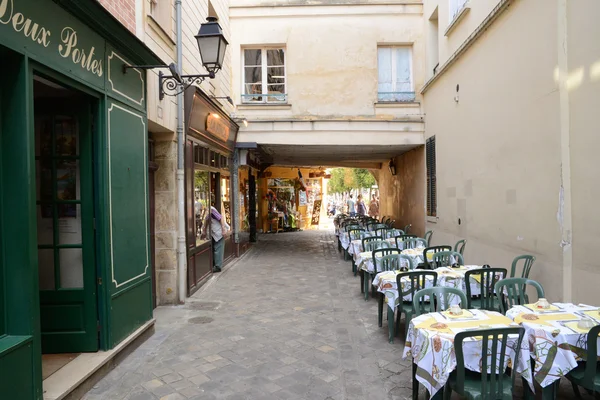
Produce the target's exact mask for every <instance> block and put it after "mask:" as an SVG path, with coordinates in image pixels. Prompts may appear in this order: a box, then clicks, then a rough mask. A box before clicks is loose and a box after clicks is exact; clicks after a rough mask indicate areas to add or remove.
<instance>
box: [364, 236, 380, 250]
mask: <svg viewBox="0 0 600 400" xmlns="http://www.w3.org/2000/svg"><path fill="white" fill-rule="evenodd" d="M376 240H383V238H382V237H381V236H369V237H366V238H363V240H362V248H363V251H368V250H367V249H366V245H367V243H370V242H374V241H376Z"/></svg>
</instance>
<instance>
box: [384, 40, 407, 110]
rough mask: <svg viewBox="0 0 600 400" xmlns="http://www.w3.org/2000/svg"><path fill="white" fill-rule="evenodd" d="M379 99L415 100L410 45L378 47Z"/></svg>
mask: <svg viewBox="0 0 600 400" xmlns="http://www.w3.org/2000/svg"><path fill="white" fill-rule="evenodd" d="M377 68H378V85H377V100H378V101H395V102H411V101H414V100H415V91H414V88H413V74H412V48H411V47H410V46H379V47H378V48H377Z"/></svg>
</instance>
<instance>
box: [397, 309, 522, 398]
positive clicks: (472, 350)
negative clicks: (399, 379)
mask: <svg viewBox="0 0 600 400" xmlns="http://www.w3.org/2000/svg"><path fill="white" fill-rule="evenodd" d="M483 324H485V325H489V328H488V329H490V328H491V329H494V328H506V327H515V326H516V325H517V324H516V323H514V322H513V321H512V320H511V319H510V318H508V317H505V316H503V315H502V314H500V313H497V312H495V311H484V310H463V315H461V316H458V317H454V316H452V315H450V314H449V313H448V312H447V311H444V312H437V313H430V314H423V315H420V316H418V317H415V318H413V319H412V320H411V322H410V326H409V328H408V335H407V337H406V344H405V345H404V354H403V358H404V359H406V358H409V357H410V358H412V360H413V363H414V364H416V368H417V372H416V379H417V381H419V382H420V383H421V384H422V385H423V386H425V388H426V389H427V390H428V391H429V393H430V395H431V397H433V396H434V395H435V394H436V393H438V391H439V390H440V389H442V388H443V387H444V385H445V384H446V382H447V381H448V377H449V375H450V373H451V372H452V371H454V369H455V368H456V355H455V352H454V337H455V335H456V334H457V333H459V332H463V331H466V330H476V329H482V328H479V326H480V325H483ZM512 336H513V335H510V336H509V340H508V342H507V349H506V354H507V356H508V357H509V358H510V361H509V362H508V363H507V364H508V366H509V367H511V366H512V365H513V363H514V360H515V356H516V354H517V352H516V350H515V347H516V342H517V336H516V335H514V338H512ZM511 339H512V340H511ZM491 347H492V346H491V344H490V345H489V347H488V348H489V349H491ZM481 349H482V343H481V339H477V338H472V339H465V341H464V342H463V350H464V351H463V353H464V355H465V368H466V369H468V370H471V371H475V372H481V367H480V365H481V357H482V356H481ZM520 351H521V354H520V355H519V364H518V365H517V366H516V372H518V373H519V374H521V376H522V377H523V378H524V379H525V380H526V381H527V382H528V383H529V385H530V386H531V387H532V386H533V380H532V377H531V368H530V364H529V358H530V356H529V347H528V346H526V345H521V349H520ZM491 367H492V366H491V365H490V366H488V369H489V370H488V373H489V372H490V371H491ZM440 393H441V392H440Z"/></svg>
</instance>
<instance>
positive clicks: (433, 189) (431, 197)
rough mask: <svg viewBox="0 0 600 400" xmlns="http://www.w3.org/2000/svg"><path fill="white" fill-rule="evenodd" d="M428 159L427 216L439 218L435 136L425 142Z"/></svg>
mask: <svg viewBox="0 0 600 400" xmlns="http://www.w3.org/2000/svg"><path fill="white" fill-rule="evenodd" d="M425 151H426V158H427V215H428V216H431V217H435V216H437V186H436V176H435V136H432V137H430V138H429V139H427V141H426V142H425Z"/></svg>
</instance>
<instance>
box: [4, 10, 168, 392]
mask: <svg viewBox="0 0 600 400" xmlns="http://www.w3.org/2000/svg"><path fill="white" fill-rule="evenodd" d="M0 60H1V65H2V69H1V71H2V72H1V73H0V399H11V400H12V399H17V400H21V399H24V400H28V399H41V398H42V373H41V357H42V354H49V353H51V354H54V353H81V352H95V351H98V350H107V349H110V348H113V347H114V346H115V345H116V344H118V343H119V342H121V341H122V340H123V339H124V338H126V337H127V336H129V335H130V334H131V333H132V332H134V331H135V330H136V329H137V328H139V327H140V326H142V325H144V324H145V323H146V322H147V321H149V320H151V318H152V308H153V307H152V276H151V270H152V268H151V265H150V259H151V257H150V245H149V213H148V185H149V183H148V134H147V119H146V103H147V99H146V74H145V73H144V72H143V71H140V70H136V69H129V70H128V71H127V72H126V73H125V72H124V69H123V65H124V64H160V63H161V61H160V60H159V59H158V58H157V57H156V56H155V55H154V54H153V53H151V52H150V51H149V50H148V49H147V48H146V47H145V46H144V45H143V44H142V43H141V42H140V41H139V40H138V39H137V38H135V36H134V35H133V34H131V33H130V32H129V31H128V30H126V29H125V28H124V27H123V26H122V25H121V24H120V23H119V22H118V21H117V20H116V19H114V18H113V17H112V16H111V15H110V14H109V13H108V12H106V11H105V10H104V9H103V8H102V7H101V6H100V5H99V3H98V2H96V1H94V0H0Z"/></svg>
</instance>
